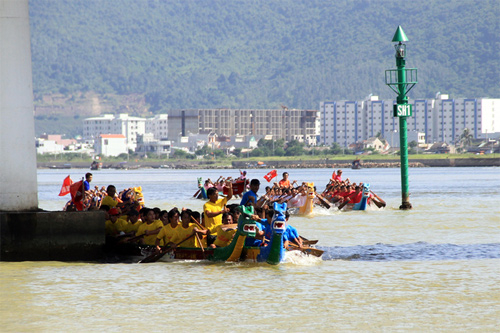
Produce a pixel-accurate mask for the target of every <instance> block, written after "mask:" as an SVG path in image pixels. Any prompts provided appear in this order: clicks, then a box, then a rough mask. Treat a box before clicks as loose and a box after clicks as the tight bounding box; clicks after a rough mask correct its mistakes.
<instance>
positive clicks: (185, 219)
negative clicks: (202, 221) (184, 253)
mask: <svg viewBox="0 0 500 333" xmlns="http://www.w3.org/2000/svg"><path fill="white" fill-rule="evenodd" d="M191 215H192V210H191V209H183V210H182V214H181V225H180V226H179V227H177V232H176V233H175V236H174V237H173V238H172V239H171V242H172V243H175V244H178V243H179V242H181V241H182V240H183V239H186V238H188V237H189V236H190V235H192V234H194V233H198V237H196V236H194V237H191V238H189V239H186V240H185V241H183V242H182V243H180V244H178V246H179V247H198V248H199V247H201V246H203V241H202V237H203V236H204V235H206V234H207V233H208V230H201V229H200V228H199V227H198V225H197V224H195V223H190V222H191ZM198 240H199V241H198ZM200 241H201V242H202V244H200Z"/></svg>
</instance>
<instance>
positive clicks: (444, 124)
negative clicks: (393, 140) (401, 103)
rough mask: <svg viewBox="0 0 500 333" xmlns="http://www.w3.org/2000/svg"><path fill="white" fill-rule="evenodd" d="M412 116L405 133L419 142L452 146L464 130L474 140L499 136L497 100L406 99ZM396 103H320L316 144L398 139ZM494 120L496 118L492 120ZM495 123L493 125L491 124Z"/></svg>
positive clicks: (499, 106)
mask: <svg viewBox="0 0 500 333" xmlns="http://www.w3.org/2000/svg"><path fill="white" fill-rule="evenodd" d="M408 103H409V104H411V105H412V106H413V115H412V116H411V117H408V118H407V129H408V132H409V133H415V135H416V137H418V138H419V142H420V141H421V140H422V138H423V137H425V142H426V143H433V142H446V143H448V144H456V143H458V141H459V138H460V135H461V134H462V133H463V130H464V129H465V128H468V129H470V130H471V132H472V133H473V135H474V138H486V137H487V136H488V133H489V135H490V137H491V136H493V135H495V133H496V136H499V135H500V121H499V119H500V99H488V98H460V99H450V98H449V96H448V95H445V94H440V93H439V94H438V95H437V96H436V98H435V99H415V100H409V101H408ZM394 104H396V100H379V99H378V97H377V96H371V95H370V96H369V97H368V98H367V99H366V100H364V101H328V102H320V111H319V112H320V117H319V119H320V143H321V144H325V145H331V144H333V143H334V142H336V143H337V144H339V145H341V146H344V147H347V146H348V145H349V144H351V143H355V142H358V141H361V140H366V139H368V138H370V137H373V136H376V135H377V134H379V133H380V134H381V135H382V136H383V137H384V138H385V139H390V138H387V137H385V136H387V135H390V136H394V135H397V136H399V119H398V118H397V117H394V116H393V105H394ZM495 118H496V119H495ZM495 120H496V122H495Z"/></svg>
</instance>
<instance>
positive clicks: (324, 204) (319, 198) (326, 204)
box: [314, 192, 331, 209]
mask: <svg viewBox="0 0 500 333" xmlns="http://www.w3.org/2000/svg"><path fill="white" fill-rule="evenodd" d="M314 193H315V194H316V197H317V198H318V200H319V202H320V203H321V204H322V205H323V206H324V207H325V208H326V209H330V207H331V205H330V203H329V202H328V200H326V199H325V198H323V196H322V195H321V194H318V192H314Z"/></svg>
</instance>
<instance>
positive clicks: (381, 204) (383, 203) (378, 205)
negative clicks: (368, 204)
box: [370, 190, 387, 208]
mask: <svg viewBox="0 0 500 333" xmlns="http://www.w3.org/2000/svg"><path fill="white" fill-rule="evenodd" d="M370 193H371V194H373V195H374V196H375V198H377V199H379V200H380V202H377V201H375V200H373V203H374V204H375V205H376V206H377V207H378V208H382V207H385V206H387V204H386V203H385V201H384V200H382V198H381V197H379V196H378V195H376V194H375V193H374V192H373V191H372V190H370Z"/></svg>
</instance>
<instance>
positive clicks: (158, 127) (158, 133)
mask: <svg viewBox="0 0 500 333" xmlns="http://www.w3.org/2000/svg"><path fill="white" fill-rule="evenodd" d="M146 133H152V134H153V137H154V138H155V139H157V140H161V139H166V138H168V114H157V115H155V116H154V117H153V118H148V119H146Z"/></svg>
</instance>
